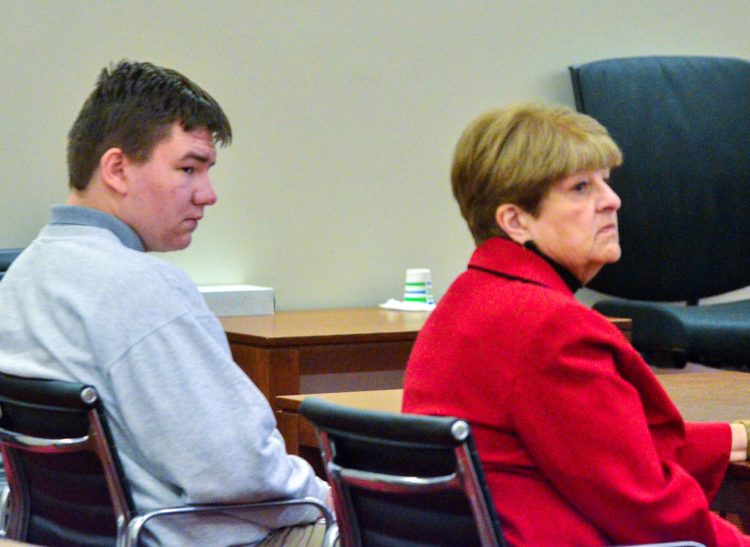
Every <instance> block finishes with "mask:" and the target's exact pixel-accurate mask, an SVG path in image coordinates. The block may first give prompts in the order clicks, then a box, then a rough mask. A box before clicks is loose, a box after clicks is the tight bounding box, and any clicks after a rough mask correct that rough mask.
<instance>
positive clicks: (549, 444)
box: [403, 238, 750, 547]
mask: <svg viewBox="0 0 750 547" xmlns="http://www.w3.org/2000/svg"><path fill="white" fill-rule="evenodd" d="M403 411H404V412H411V413H420V414H436V415H447V416H458V417H462V418H465V419H467V420H468V421H469V422H470V423H471V426H472V429H473V432H474V435H475V440H476V443H477V448H478V451H479V455H480V458H481V460H482V464H483V467H484V471H485V474H486V476H487V481H488V483H489V488H490V490H491V491H492V494H493V497H494V499H495V505H496V507H497V511H498V514H499V515H500V520H501V522H502V525H503V529H504V532H505V534H506V537H507V540H508V541H509V543H510V544H511V545H518V546H537V545H555V546H575V547H582V546H588V545H612V544H626V543H646V542H654V541H675V540H694V541H699V542H702V543H704V544H706V545H709V546H711V545H722V546H723V545H748V546H750V537H749V536H744V535H742V534H741V533H740V532H739V530H738V529H737V528H735V527H734V526H733V525H731V524H730V523H728V522H727V521H725V520H724V519H722V518H720V517H719V516H717V515H716V514H714V513H712V512H710V511H709V501H710V500H711V499H712V498H713V496H714V495H715V494H716V491H717V490H718V488H719V485H720V484H721V481H722V479H723V477H724V473H725V471H726V468H727V465H728V461H729V452H730V448H731V432H730V428H729V425H727V424H697V423H685V422H684V421H683V420H682V417H681V416H680V413H679V412H678V410H677V408H676V407H675V406H674V404H673V403H672V402H671V400H670V399H669V397H668V396H667V394H666V392H665V391H664V390H663V389H662V387H661V385H660V384H659V381H658V380H657V379H656V378H655V377H654V375H653V373H652V372H651V370H650V369H649V367H648V365H647V364H646V363H645V362H644V361H643V359H642V358H641V356H640V355H639V354H638V352H636V351H635V350H634V349H633V347H632V346H631V345H630V343H629V342H628V341H627V340H626V339H625V337H624V336H623V335H622V333H621V332H620V331H619V330H618V329H617V328H616V327H614V326H613V325H612V324H611V323H610V322H609V321H608V320H607V319H606V318H605V317H603V316H602V315H600V314H599V313H597V312H595V311H593V310H591V309H589V308H587V307H586V306H584V305H582V304H580V303H579V302H577V301H576V300H575V298H574V297H573V294H572V292H571V291H570V289H569V288H568V287H567V286H566V285H565V283H564V282H563V280H562V279H561V278H560V276H559V275H558V274H557V273H556V272H555V270H554V269H553V268H552V267H551V266H550V265H549V264H548V263H547V262H546V261H544V260H543V259H542V258H541V257H539V256H538V255H536V254H535V253H533V252H532V251H529V250H527V249H525V248H523V247H521V246H520V245H517V244H515V243H513V242H511V241H509V240H505V239H501V238H492V239H490V240H488V241H486V242H485V243H483V244H482V245H481V246H480V247H478V248H477V250H476V251H475V252H474V254H473V256H472V258H471V262H470V264H469V269H468V270H467V271H466V272H464V273H463V274H462V275H461V276H459V277H458V279H456V281H455V282H454V283H453V284H452V285H451V287H450V289H449V290H448V292H447V293H446V294H445V295H444V296H443V298H442V299H441V301H440V303H439V304H438V306H437V308H436V309H435V310H434V311H433V312H432V314H431V315H430V317H429V319H428V321H427V323H426V324H425V326H424V328H423V329H422V331H421V332H420V334H419V336H418V338H417V341H416V343H415V345H414V349H413V350H412V354H411V357H410V359H409V364H408V366H407V369H406V378H405V382H404V403H403Z"/></svg>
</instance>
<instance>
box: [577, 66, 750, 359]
mask: <svg viewBox="0 0 750 547" xmlns="http://www.w3.org/2000/svg"><path fill="white" fill-rule="evenodd" d="M570 73H571V78H572V82H573V91H574V94H575V101H576V107H577V108H578V110H579V111H581V112H584V113H586V114H589V115H591V116H592V117H594V118H596V119H597V120H599V122H601V123H602V124H603V125H604V126H605V127H607V129H608V130H609V132H610V134H611V135H612V137H613V138H614V140H615V141H616V142H617V143H618V144H619V145H620V147H621V148H622V150H623V155H624V163H623V165H622V167H619V168H617V169H615V170H613V172H612V176H611V184H612V187H613V188H614V189H615V191H616V192H617V193H618V194H619V195H620V197H621V198H622V209H621V210H620V212H619V219H620V241H621V246H622V258H621V259H620V261H619V262H618V263H616V264H613V265H609V266H606V267H605V268H604V269H603V270H602V271H601V272H600V273H599V275H598V276H597V277H595V278H594V279H593V280H592V281H591V283H590V284H589V286H590V287H591V288H592V289H595V290H597V291H601V292H603V293H605V294H607V295H609V296H614V297H617V298H615V299H605V300H603V301H601V302H598V303H597V304H596V305H595V308H596V309H597V310H599V311H600V312H602V313H604V314H606V315H611V316H621V317H630V318H632V319H633V345H634V346H635V347H636V348H637V349H638V350H639V351H640V352H641V353H643V355H644V356H645V357H646V359H647V360H649V361H650V362H652V363H653V364H658V365H665V364H666V365H672V366H683V365H684V364H685V363H686V362H687V361H692V362H698V363H704V364H708V365H714V366H728V367H738V368H742V367H746V366H748V365H750V300H742V301H736V302H731V303H726V304H712V305H697V304H698V302H699V300H700V299H703V298H707V297H709V296H714V295H718V294H723V293H726V292H729V291H733V290H736V289H740V288H743V287H746V286H748V285H750V252H749V250H750V62H747V61H744V60H741V59H732V58H721V57H679V56H674V57H633V58H622V59H608V60H603V61H596V62H591V63H586V64H582V65H578V66H572V67H570ZM676 302H686V303H687V304H688V305H687V306H679V305H673V304H674V303H676Z"/></svg>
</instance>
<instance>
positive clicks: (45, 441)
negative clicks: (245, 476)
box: [0, 373, 335, 547]
mask: <svg viewBox="0 0 750 547" xmlns="http://www.w3.org/2000/svg"><path fill="white" fill-rule="evenodd" d="M0 411H2V414H1V415H0V448H2V453H3V457H4V459H5V463H6V471H7V476H8V483H9V486H10V495H9V499H8V502H9V507H8V508H6V510H5V514H6V519H7V523H6V527H5V534H4V536H5V537H7V538H10V539H17V540H22V541H28V542H30V543H34V544H40V545H55V546H56V547H57V546H92V547H93V546H104V545H117V546H134V545H137V544H138V542H139V539H140V536H141V532H142V530H143V527H144V525H145V524H146V522H148V521H149V520H151V519H153V518H157V517H167V516H170V515H181V514H186V513H209V512H217V511H227V510H235V509H242V510H252V509H268V508H269V507H279V509H280V510H283V509H284V508H286V507H288V506H292V505H303V504H304V505H311V506H314V507H316V508H317V509H318V510H319V511H320V512H321V514H322V515H323V517H324V518H325V519H326V525H327V534H326V540H325V541H326V543H328V544H330V543H332V541H333V534H335V527H334V526H333V525H332V517H331V514H330V512H329V511H328V510H327V508H326V507H325V506H324V505H322V504H321V503H320V502H318V501H316V500H313V499H309V500H274V501H269V502H260V503H242V504H225V505H219V504H215V505H193V506H184V507H173V508H165V509H160V510H156V511H152V512H149V513H144V514H139V513H137V512H136V510H135V507H134V505H133V500H132V497H131V495H130V491H129V488H128V483H127V479H126V477H125V475H124V473H123V468H122V465H121V464H120V461H119V458H118V456H117V451H116V449H115V446H114V443H113V441H112V437H111V435H110V433H109V429H108V427H107V419H106V414H105V411H104V408H103V405H102V404H101V401H100V399H99V397H98V395H97V392H96V390H95V389H94V388H93V387H91V386H87V385H84V384H77V383H70V382H61V381H55V380H40V379H28V378H19V377H16V376H10V375H7V374H2V373H0ZM326 543H324V544H326Z"/></svg>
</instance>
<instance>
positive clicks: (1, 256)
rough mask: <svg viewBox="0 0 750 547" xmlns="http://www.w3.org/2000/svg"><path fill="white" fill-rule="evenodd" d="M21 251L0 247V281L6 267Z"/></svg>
mask: <svg viewBox="0 0 750 547" xmlns="http://www.w3.org/2000/svg"><path fill="white" fill-rule="evenodd" d="M21 251H23V249H0V281H2V279H3V277H4V276H5V272H7V271H8V268H10V264H11V262H13V261H14V260H15V259H16V258H17V257H18V255H20V254H21Z"/></svg>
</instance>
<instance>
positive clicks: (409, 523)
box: [300, 397, 505, 547]
mask: <svg viewBox="0 0 750 547" xmlns="http://www.w3.org/2000/svg"><path fill="white" fill-rule="evenodd" d="M300 413H301V414H302V415H303V416H304V417H305V418H307V419H308V420H310V421H311V422H312V423H313V424H314V425H315V427H316V429H317V431H318V438H319V440H320V444H321V448H322V453H323V459H324V463H325V467H326V473H327V475H328V481H329V483H330V484H331V487H332V489H333V496H334V504H335V506H336V516H337V523H338V527H339V534H340V537H341V541H342V543H343V545H344V546H345V547H348V546H367V547H376V546H383V547H386V546H389V547H390V546H392V545H399V546H402V547H416V546H422V547H424V546H427V545H435V546H437V545H456V546H459V545H460V546H470V545H483V546H489V545H493V546H503V545H505V541H504V539H503V534H502V530H501V528H500V522H499V520H498V518H497V514H496V512H495V508H494V505H493V503H492V497H491V496H490V493H489V490H488V489H487V486H486V484H485V481H484V475H483V472H482V468H481V465H479V459H478V457H477V454H476V451H475V449H474V442H473V439H472V436H471V430H470V428H469V424H467V423H466V422H465V421H463V420H459V419H456V418H438V417H431V416H415V415H409V414H387V413H382V412H366V411H361V410H357V409H352V408H348V407H344V406H340V405H334V404H331V403H328V402H326V401H323V400H321V399H317V398H315V397H307V398H305V400H304V401H303V402H302V406H301V407H300Z"/></svg>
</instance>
